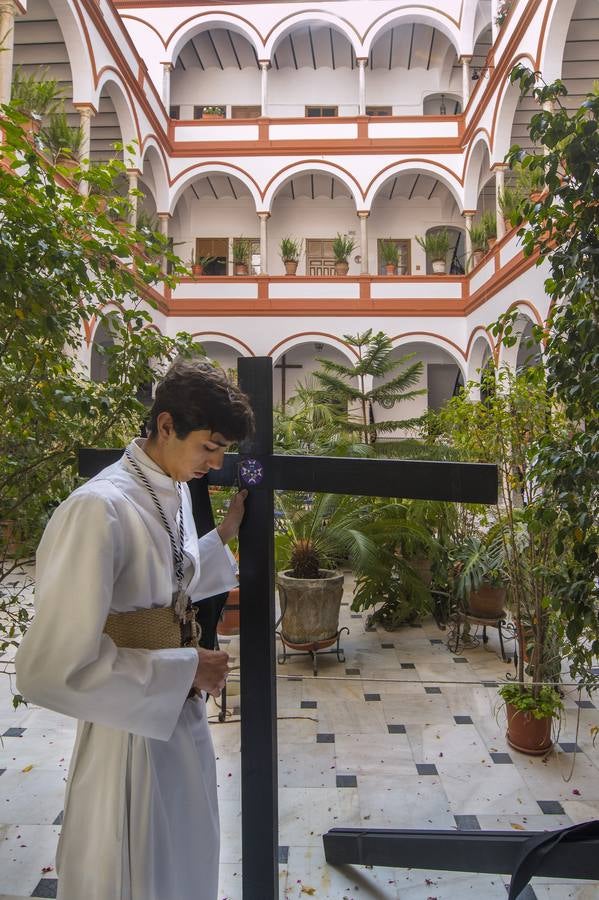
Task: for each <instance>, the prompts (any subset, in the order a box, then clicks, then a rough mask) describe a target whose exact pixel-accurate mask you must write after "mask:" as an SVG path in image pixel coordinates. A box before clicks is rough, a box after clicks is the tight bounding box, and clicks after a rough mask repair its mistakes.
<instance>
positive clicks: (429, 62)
mask: <svg viewBox="0 0 599 900" xmlns="http://www.w3.org/2000/svg"><path fill="white" fill-rule="evenodd" d="M432 32H433V33H432V34H431V45H430V47H429V48H428V60H427V63H426V68H427V70H428V69H430V67H431V59H432V58H433V44H434V43H435V29H434V28H433V29H432Z"/></svg>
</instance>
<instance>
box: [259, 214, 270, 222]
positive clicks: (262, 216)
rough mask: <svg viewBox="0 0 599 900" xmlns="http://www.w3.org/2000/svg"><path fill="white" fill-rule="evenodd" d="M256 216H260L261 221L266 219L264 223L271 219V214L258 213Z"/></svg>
mask: <svg viewBox="0 0 599 900" xmlns="http://www.w3.org/2000/svg"><path fill="white" fill-rule="evenodd" d="M256 215H257V216H258V218H259V219H264V221H266V220H267V219H270V213H269V212H257V213H256Z"/></svg>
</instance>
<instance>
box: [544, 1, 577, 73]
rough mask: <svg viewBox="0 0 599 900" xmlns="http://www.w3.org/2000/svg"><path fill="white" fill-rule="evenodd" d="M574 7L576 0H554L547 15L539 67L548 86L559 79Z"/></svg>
mask: <svg viewBox="0 0 599 900" xmlns="http://www.w3.org/2000/svg"><path fill="white" fill-rule="evenodd" d="M575 6H576V0H554V3H553V9H552V10H551V12H550V14H549V21H548V23H547V29H546V31H545V35H546V37H545V44H544V46H543V47H542V48H541V55H540V65H539V70H540V72H541V75H542V76H543V78H544V79H545V81H546V82H547V83H548V84H550V83H551V82H552V81H555V79H556V78H560V77H561V74H562V65H563V60H564V50H565V47H566V40H567V38H568V29H569V27H570V20H571V18H572V15H573V13H574V7H575Z"/></svg>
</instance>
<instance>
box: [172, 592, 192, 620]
mask: <svg viewBox="0 0 599 900" xmlns="http://www.w3.org/2000/svg"><path fill="white" fill-rule="evenodd" d="M189 601H190V597H189V595H188V594H186V593H185V591H184V590H183V588H179V590H178V591H177V592H176V593H175V597H174V604H173V605H174V608H175V615H176V616H177V618H178V619H179V621H180V622H182V621H183V620H184V619H185V613H186V612H187V608H188V606H189Z"/></svg>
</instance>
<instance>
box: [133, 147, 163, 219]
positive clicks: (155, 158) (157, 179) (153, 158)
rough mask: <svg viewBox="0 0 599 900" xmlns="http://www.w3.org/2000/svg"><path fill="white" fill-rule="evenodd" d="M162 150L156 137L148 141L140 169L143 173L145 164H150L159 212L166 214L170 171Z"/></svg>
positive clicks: (142, 154)
mask: <svg viewBox="0 0 599 900" xmlns="http://www.w3.org/2000/svg"><path fill="white" fill-rule="evenodd" d="M160 150H161V148H160V145H159V143H158V141H157V140H156V138H155V137H154V136H151V137H149V138H147V139H146V141H145V143H144V146H143V150H142V153H141V159H140V161H139V168H140V170H141V171H142V172H143V169H144V163H146V162H147V163H148V164H149V166H150V168H151V170H152V180H153V195H154V202H155V204H156V211H157V212H166V211H168V209H169V184H168V171H167V168H166V163H165V160H164V157H163V155H162V153H161V152H160Z"/></svg>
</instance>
